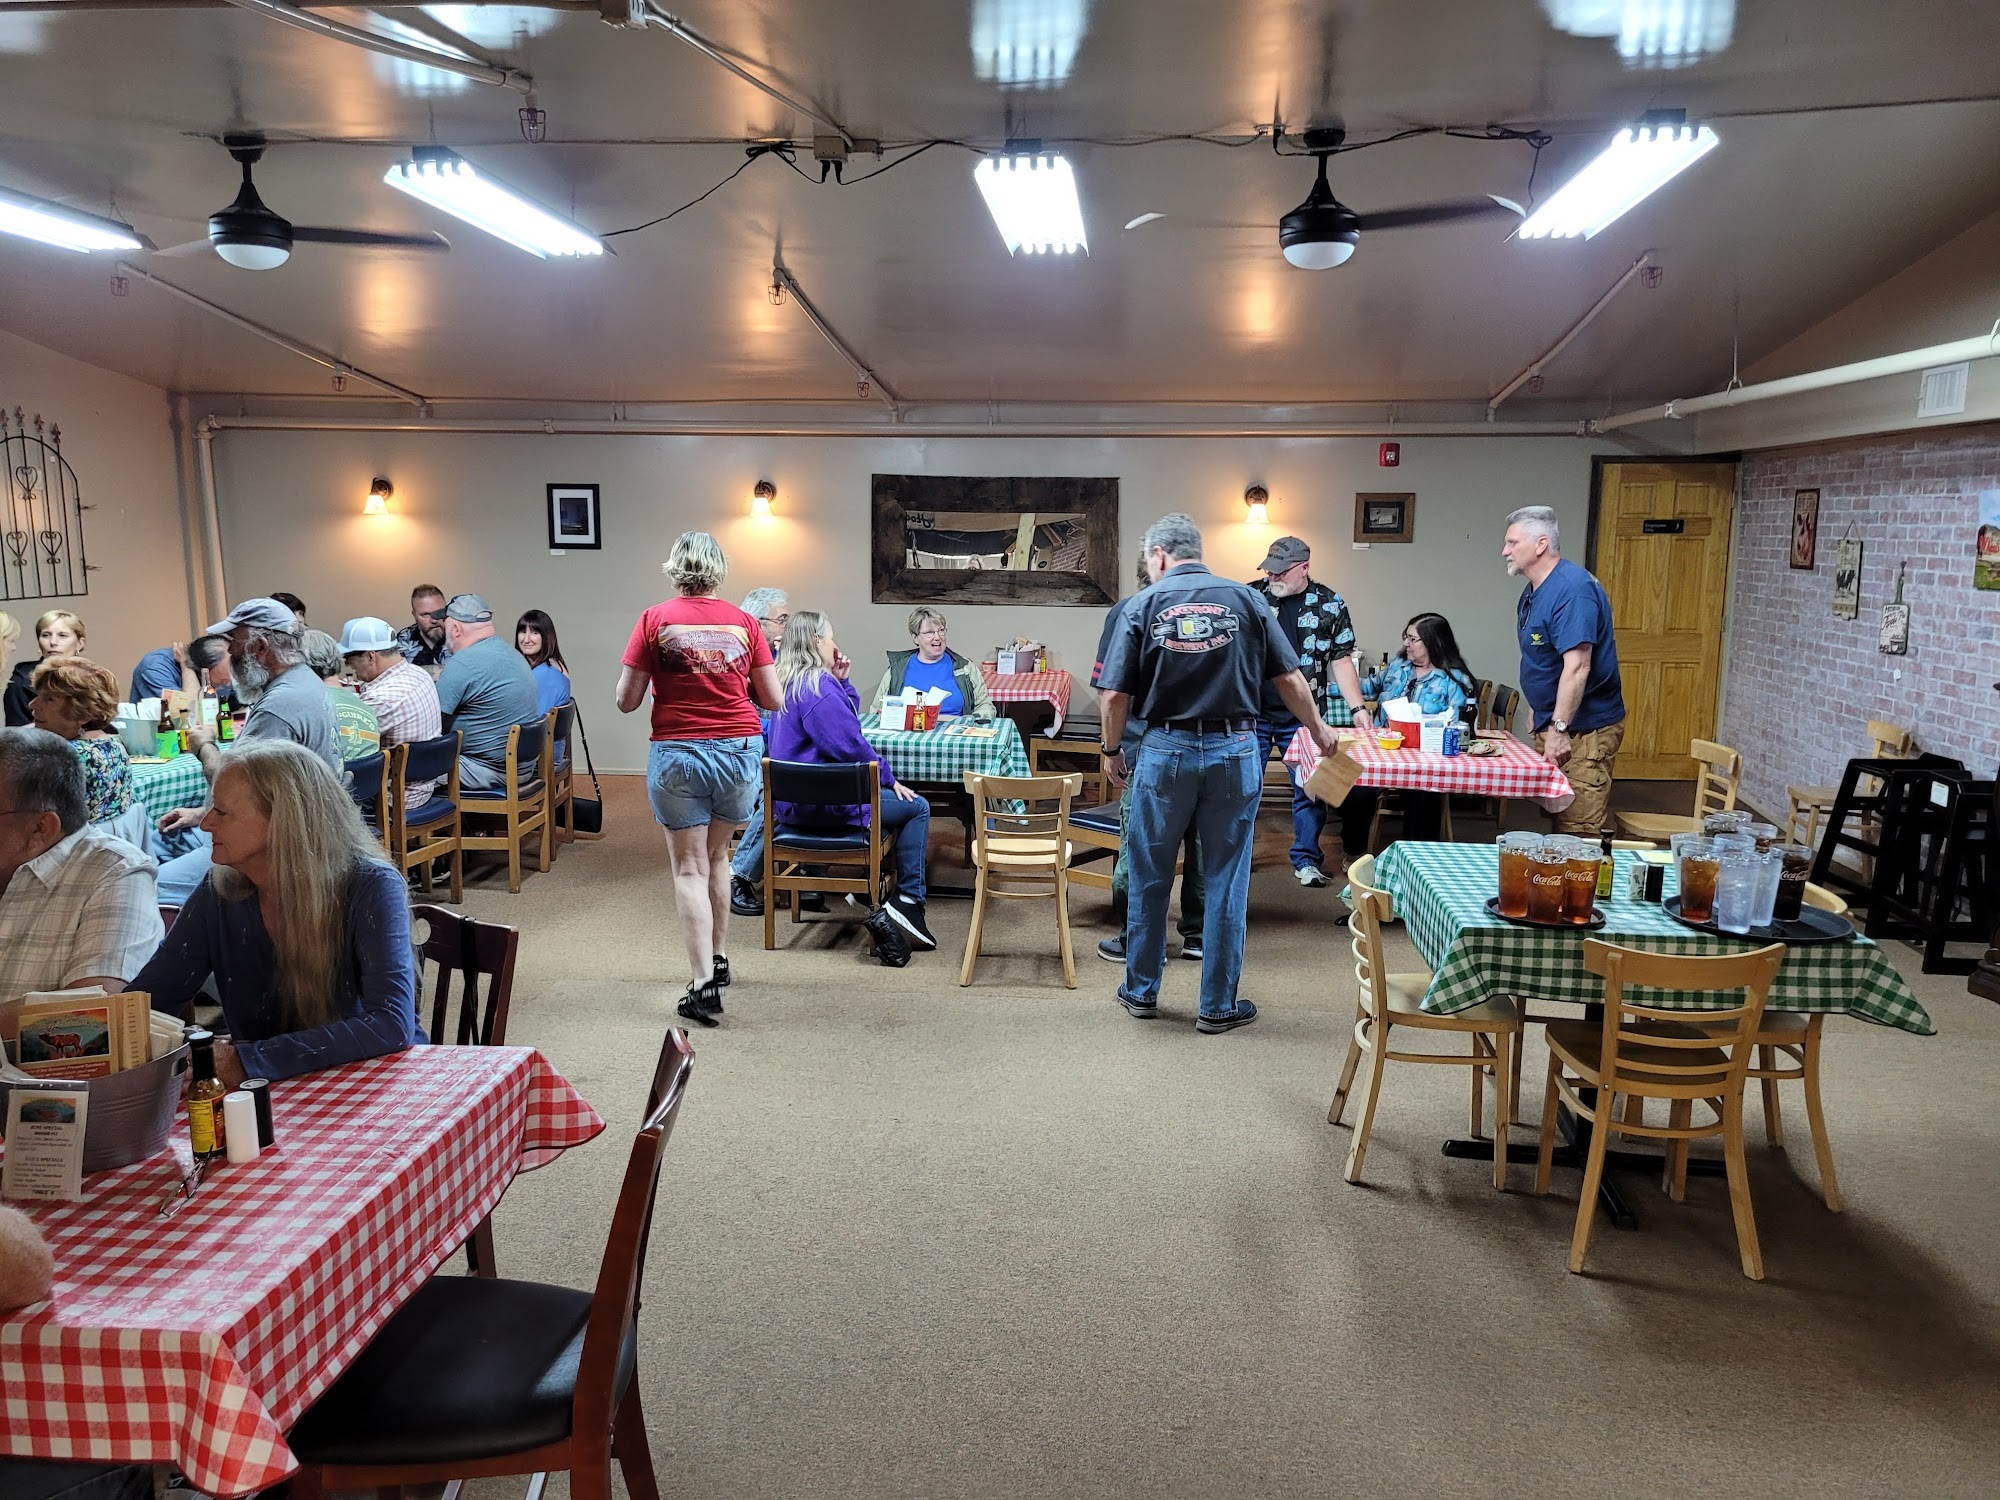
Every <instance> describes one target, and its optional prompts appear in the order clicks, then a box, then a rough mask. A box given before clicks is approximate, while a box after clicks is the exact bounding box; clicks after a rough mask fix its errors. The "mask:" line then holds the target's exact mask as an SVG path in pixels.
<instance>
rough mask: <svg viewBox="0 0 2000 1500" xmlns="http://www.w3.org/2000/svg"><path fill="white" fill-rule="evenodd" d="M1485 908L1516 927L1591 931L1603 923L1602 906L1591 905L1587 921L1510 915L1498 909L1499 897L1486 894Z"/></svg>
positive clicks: (1560, 930)
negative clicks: (1534, 919) (1538, 920)
mask: <svg viewBox="0 0 2000 1500" xmlns="http://www.w3.org/2000/svg"><path fill="white" fill-rule="evenodd" d="M1486 909H1487V910H1488V911H1490V912H1492V913H1493V915H1494V916H1496V917H1498V918H1499V919H1500V920H1501V921H1503V922H1511V923H1513V924H1514V926H1516V927H1539V928H1541V929H1542V930H1543V931H1544V932H1591V931H1594V930H1595V929H1597V928H1599V927H1602V926H1603V925H1604V908H1602V907H1600V906H1593V907H1591V909H1590V920H1589V921H1588V922H1534V921H1530V920H1529V919H1528V918H1526V917H1510V916H1508V915H1507V913H1505V912H1504V911H1502V910H1500V898H1499V897H1498V896H1488V897H1487V898H1486Z"/></svg>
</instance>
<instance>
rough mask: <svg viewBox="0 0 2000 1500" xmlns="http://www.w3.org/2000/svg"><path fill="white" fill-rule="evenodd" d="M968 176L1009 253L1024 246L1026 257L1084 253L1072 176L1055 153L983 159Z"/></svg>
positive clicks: (1087, 250) (1080, 209)
mask: <svg viewBox="0 0 2000 1500" xmlns="http://www.w3.org/2000/svg"><path fill="white" fill-rule="evenodd" d="M1010 144H1011V143H1010ZM972 180H973V181H974V182H976V183H978V184H979V191H980V194H981V195H982V196H983V197H984V198H985V199H986V208H987V211H988V212H989V213H991V214H992V215H993V222H994V224H995V225H997V226H998V228H999V230H1000V238H1001V239H1003V240H1005V241H1006V242H1007V253H1008V254H1009V255H1018V254H1020V253H1021V252H1022V251H1024V250H1025V251H1026V252H1027V253H1028V254H1030V255H1067V254H1069V252H1070V251H1072V250H1081V251H1082V252H1083V253H1084V254H1085V255H1088V254H1089V253H1090V245H1089V244H1088V242H1086V241H1085V239H1084V237H1083V206H1082V205H1081V204H1080V203H1078V202H1077V197H1076V174H1075V173H1074V172H1072V171H1071V170H1070V166H1069V163H1068V162H1067V161H1065V160H1063V158H1062V157H1061V156H1059V155H1058V154H1056V153H1055V152H1053V151H1049V152H1041V151H1030V152H1020V153H1015V152H1010V153H1009V154H1007V155H1004V156H989V157H986V158H985V159H984V160H982V161H981V162H980V163H979V165H978V166H977V167H975V168H973V170H972Z"/></svg>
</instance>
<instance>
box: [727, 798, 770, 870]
mask: <svg viewBox="0 0 2000 1500" xmlns="http://www.w3.org/2000/svg"><path fill="white" fill-rule="evenodd" d="M729 873H730V874H732V875H734V876H736V877H737V878H738V879H739V880H747V881H749V882H750V883H751V884H752V885H762V884H763V883H764V793H763V791H762V789H761V788H760V789H759V791H758V793H757V805H756V806H755V807H753V808H751V809H750V821H749V822H748V823H746V824H744V825H743V838H742V840H741V842H739V843H738V844H737V846H736V852H735V853H734V854H733V855H731V856H730V859H729Z"/></svg>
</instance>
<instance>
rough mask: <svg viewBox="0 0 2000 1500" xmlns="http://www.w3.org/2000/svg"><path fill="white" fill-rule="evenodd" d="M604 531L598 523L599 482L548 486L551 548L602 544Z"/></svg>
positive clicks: (562, 549) (595, 546)
mask: <svg viewBox="0 0 2000 1500" xmlns="http://www.w3.org/2000/svg"><path fill="white" fill-rule="evenodd" d="M603 545H604V533H603V530H602V529H601V527H600V526H599V524H598V509H597V486H596V485H594V484H552V485H550V486H549V548H550V550H551V551H558V552H560V551H567V550H570V549H573V548H602V547H603Z"/></svg>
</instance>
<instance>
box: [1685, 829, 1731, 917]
mask: <svg viewBox="0 0 2000 1500" xmlns="http://www.w3.org/2000/svg"><path fill="white" fill-rule="evenodd" d="M1677 863H1678V866H1679V869H1678V872H1677V879H1678V880H1679V882H1680V893H1681V915H1682V916H1684V917H1686V918H1687V919H1688V920H1689V921H1690V922H1706V921H1707V920H1708V919H1709V918H1710V917H1711V916H1712V915H1714V913H1715V877H1716V875H1717V874H1718V873H1719V872H1720V870H1721V868H1722V867H1721V864H1720V863H1719V861H1718V858H1717V852H1716V848H1715V845H1714V844H1712V843H1710V842H1708V841H1707V840H1705V839H1697V840H1694V841H1692V842H1690V843H1685V844H1682V845H1681V849H1680V859H1679V861H1678V862H1677Z"/></svg>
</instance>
